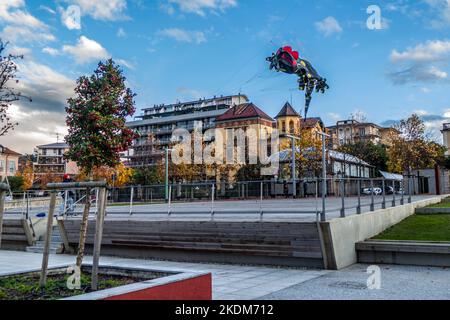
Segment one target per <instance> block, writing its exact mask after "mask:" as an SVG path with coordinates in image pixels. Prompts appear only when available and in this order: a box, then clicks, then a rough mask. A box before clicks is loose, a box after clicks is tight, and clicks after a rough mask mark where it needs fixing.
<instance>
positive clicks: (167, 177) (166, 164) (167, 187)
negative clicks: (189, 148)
mask: <svg viewBox="0 0 450 320" xmlns="http://www.w3.org/2000/svg"><path fill="white" fill-rule="evenodd" d="M171 151H173V149H169V148H166V149H165V154H166V160H165V167H166V169H165V179H164V182H165V183H164V184H165V198H166V202H168V201H169V152H171Z"/></svg>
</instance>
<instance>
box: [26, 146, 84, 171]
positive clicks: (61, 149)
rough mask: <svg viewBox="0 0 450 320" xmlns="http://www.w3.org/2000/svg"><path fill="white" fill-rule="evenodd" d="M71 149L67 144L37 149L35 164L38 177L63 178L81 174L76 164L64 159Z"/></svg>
mask: <svg viewBox="0 0 450 320" xmlns="http://www.w3.org/2000/svg"><path fill="white" fill-rule="evenodd" d="M68 149H69V146H68V145H67V144H66V143H52V144H46V145H42V146H38V147H37V148H36V156H37V161H36V163H34V164H33V168H34V174H35V175H36V176H40V175H46V174H53V175H56V176H63V175H65V174H69V175H77V174H78V173H79V170H78V167H77V165H76V163H75V162H73V161H68V160H66V159H65V158H64V153H65V152H66V151H67V150H68Z"/></svg>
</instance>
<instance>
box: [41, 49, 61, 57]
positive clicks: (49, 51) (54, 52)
mask: <svg viewBox="0 0 450 320" xmlns="http://www.w3.org/2000/svg"><path fill="white" fill-rule="evenodd" d="M42 52H43V53H47V54H49V55H51V56H53V57H55V56H58V55H59V54H60V52H59V50H58V49H55V48H50V47H45V48H43V49H42Z"/></svg>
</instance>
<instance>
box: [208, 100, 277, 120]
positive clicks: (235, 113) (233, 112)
mask: <svg viewBox="0 0 450 320" xmlns="http://www.w3.org/2000/svg"><path fill="white" fill-rule="evenodd" d="M252 118H261V119H265V120H268V121H271V122H272V121H274V120H273V119H272V118H271V117H270V116H268V115H267V114H266V113H265V112H264V111H262V110H261V109H260V108H258V107H257V106H255V105H254V104H253V103H244V104H240V105H238V106H235V107H233V108H231V109H229V110H228V111H227V112H225V113H224V114H223V115H221V116H219V117H218V118H217V119H216V122H221V121H230V120H236V119H252Z"/></svg>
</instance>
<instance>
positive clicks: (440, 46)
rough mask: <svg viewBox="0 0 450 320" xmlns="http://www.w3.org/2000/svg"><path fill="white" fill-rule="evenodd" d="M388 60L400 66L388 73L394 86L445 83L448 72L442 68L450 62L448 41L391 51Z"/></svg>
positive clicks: (437, 41)
mask: <svg viewBox="0 0 450 320" xmlns="http://www.w3.org/2000/svg"><path fill="white" fill-rule="evenodd" d="M390 60H391V62H392V64H393V65H399V66H400V68H398V70H396V71H393V72H390V73H389V76H390V78H391V79H392V81H393V82H394V84H406V83H414V82H444V81H445V82H447V81H448V80H449V79H448V78H449V77H448V72H447V71H446V70H444V69H443V68H445V67H446V66H447V65H448V62H449V61H450V41H443V40H433V41H427V42H425V43H420V44H418V45H416V46H414V47H409V48H407V49H406V50H404V51H397V50H393V51H392V52H391V55H390ZM425 93H426V92H425Z"/></svg>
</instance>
